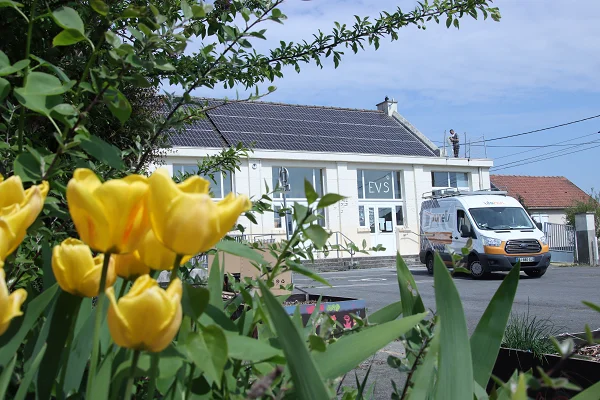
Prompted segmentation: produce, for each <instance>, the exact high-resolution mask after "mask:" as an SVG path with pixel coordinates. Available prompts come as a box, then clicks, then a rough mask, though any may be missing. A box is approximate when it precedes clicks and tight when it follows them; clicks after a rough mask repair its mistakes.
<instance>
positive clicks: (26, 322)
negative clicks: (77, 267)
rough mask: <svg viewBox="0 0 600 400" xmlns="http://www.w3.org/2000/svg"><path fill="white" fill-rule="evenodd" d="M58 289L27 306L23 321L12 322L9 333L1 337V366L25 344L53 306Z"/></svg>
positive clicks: (52, 288) (56, 286)
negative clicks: (47, 310)
mask: <svg viewBox="0 0 600 400" xmlns="http://www.w3.org/2000/svg"><path fill="white" fill-rule="evenodd" d="M57 289H58V285H54V286H53V287H51V288H50V289H48V290H45V291H44V292H42V293H41V294H40V295H39V296H37V297H36V298H35V299H33V300H31V302H29V303H28V304H26V306H25V310H24V317H23V319H19V320H14V321H12V322H11V325H10V326H9V328H8V331H6V332H4V334H3V335H2V336H0V365H1V366H5V365H6V364H7V363H8V361H9V360H10V359H11V358H12V357H13V356H14V355H15V353H16V352H17V349H18V348H19V346H20V345H21V344H22V343H23V342H24V340H25V337H26V336H27V334H28V333H29V331H30V330H31V328H32V327H33V325H34V324H35V323H36V322H37V321H38V318H39V317H40V315H41V314H42V313H43V312H44V311H45V310H46V308H47V307H48V305H50V304H51V302H52V299H53V298H54V295H55V294H56V290H57Z"/></svg>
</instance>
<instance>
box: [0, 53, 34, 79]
mask: <svg viewBox="0 0 600 400" xmlns="http://www.w3.org/2000/svg"><path fill="white" fill-rule="evenodd" d="M28 65H29V60H21V61H17V62H16V63H15V64H14V65H12V66H11V65H10V60H9V59H8V56H7V55H6V54H4V52H2V51H0V76H5V75H10V74H14V73H15V72H18V71H20V70H22V69H23V68H25V67H26V66H28Z"/></svg>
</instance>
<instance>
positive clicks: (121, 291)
mask: <svg viewBox="0 0 600 400" xmlns="http://www.w3.org/2000/svg"><path fill="white" fill-rule="evenodd" d="M128 285H129V281H127V280H125V279H123V284H122V285H121V289H120V290H119V296H118V297H117V299H120V298H121V297H123V295H124V294H125V288H127V286H128Z"/></svg>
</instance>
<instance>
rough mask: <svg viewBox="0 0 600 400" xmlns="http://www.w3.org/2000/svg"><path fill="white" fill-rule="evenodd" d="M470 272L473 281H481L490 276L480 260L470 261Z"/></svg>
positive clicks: (473, 259)
mask: <svg viewBox="0 0 600 400" xmlns="http://www.w3.org/2000/svg"><path fill="white" fill-rule="evenodd" d="M469 270H470V271H471V277H472V278H473V279H481V278H484V277H485V276H487V275H488V272H487V271H486V270H485V268H484V267H483V264H481V261H479V259H478V258H476V257H474V258H472V259H471V260H470V261H469Z"/></svg>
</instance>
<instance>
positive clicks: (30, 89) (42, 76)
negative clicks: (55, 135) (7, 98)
mask: <svg viewBox="0 0 600 400" xmlns="http://www.w3.org/2000/svg"><path fill="white" fill-rule="evenodd" d="M69 88H70V84H68V85H63V84H62V83H61V82H60V80H59V79H58V78H57V77H56V76H54V75H50V74H46V73H45V72H37V71H34V72H31V73H30V74H29V75H28V76H27V82H26V83H25V86H24V87H18V88H15V89H14V93H15V96H16V98H17V100H19V103H21V104H22V105H24V106H25V107H27V108H29V109H30V110H33V111H36V112H39V113H40V114H43V115H46V116H48V115H49V114H50V110H51V109H52V108H54V107H55V106H57V105H58V104H61V103H62V98H61V96H60V95H61V94H63V93H65V92H66V91H67V90H69Z"/></svg>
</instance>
